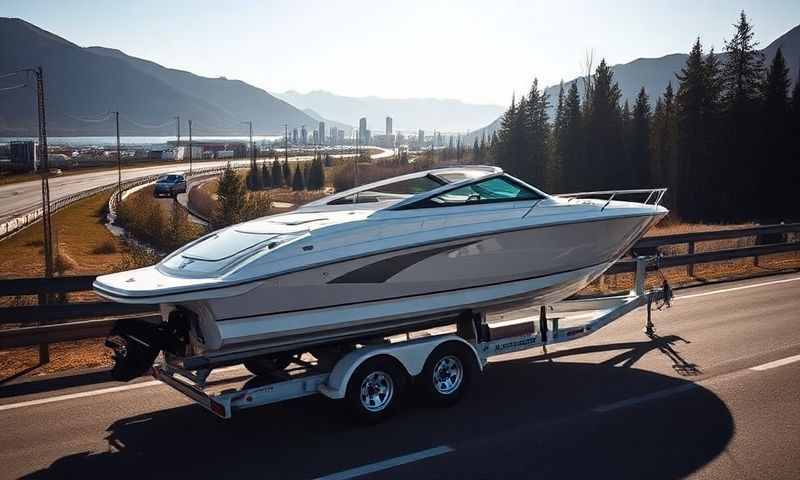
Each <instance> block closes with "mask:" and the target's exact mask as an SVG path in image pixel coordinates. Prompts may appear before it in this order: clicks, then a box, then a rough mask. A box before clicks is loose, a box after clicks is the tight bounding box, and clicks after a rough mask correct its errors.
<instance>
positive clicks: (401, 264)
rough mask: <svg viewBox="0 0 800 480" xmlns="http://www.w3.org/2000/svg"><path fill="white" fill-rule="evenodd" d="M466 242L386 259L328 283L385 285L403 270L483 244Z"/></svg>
mask: <svg viewBox="0 0 800 480" xmlns="http://www.w3.org/2000/svg"><path fill="white" fill-rule="evenodd" d="M482 241H483V239H481V240H478V241H477V242H465V243H459V244H456V245H447V246H444V247H437V248H430V249H428V250H422V251H419V252H413V253H407V254H405V255H398V256H396V257H390V258H385V259H383V260H378V261H377V262H374V263H370V264H369V265H364V266H363V267H360V268H356V269H355V270H351V271H349V272H347V273H345V274H344V275H341V276H339V277H336V278H334V279H333V280H331V281H330V282H328V283H384V282H386V281H387V280H389V279H390V278H392V277H393V276H395V275H397V274H398V273H400V272H402V271H403V270H405V269H407V268H409V267H412V266H414V265H416V264H417V263H419V262H421V261H423V260H425V259H427V258H430V257H432V256H434V255H438V254H440V253H444V252H450V251H453V250H458V249H459V248H463V247H466V246H469V245H474V244H476V243H480V242H482Z"/></svg>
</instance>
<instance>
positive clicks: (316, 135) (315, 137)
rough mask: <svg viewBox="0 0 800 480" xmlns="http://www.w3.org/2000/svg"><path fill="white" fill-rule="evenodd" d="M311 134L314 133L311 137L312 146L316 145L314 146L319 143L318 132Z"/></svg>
mask: <svg viewBox="0 0 800 480" xmlns="http://www.w3.org/2000/svg"><path fill="white" fill-rule="evenodd" d="M313 133H314V135H313V136H312V142H313V143H314V145H316V144H318V143H319V131H318V130H314V132H313Z"/></svg>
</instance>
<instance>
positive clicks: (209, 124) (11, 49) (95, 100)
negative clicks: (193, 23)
mask: <svg viewBox="0 0 800 480" xmlns="http://www.w3.org/2000/svg"><path fill="white" fill-rule="evenodd" d="M0 65H2V70H3V71H4V72H6V71H13V70H16V69H21V68H27V67H31V66H37V65H41V66H42V67H43V69H44V72H45V92H46V97H47V121H48V125H47V127H48V134H50V135H54V136H58V135H67V136H80V135H110V134H112V133H113V132H114V126H113V124H112V123H113V122H110V121H108V122H97V123H91V122H85V121H81V120H79V119H80V118H84V119H85V118H86V117H89V116H94V117H95V118H96V117H97V116H98V114H102V113H104V112H108V111H113V110H118V111H120V112H121V113H122V120H121V121H120V129H121V130H122V131H123V134H124V135H171V134H173V133H174V132H175V126H174V123H171V124H169V123H168V122H169V121H170V119H172V118H173V117H174V116H175V115H180V117H181V118H182V119H192V120H193V127H194V128H193V130H194V133H195V134H196V135H220V134H231V135H232V134H236V135H242V134H244V133H246V127H245V126H244V125H242V124H241V122H242V121H244V120H252V121H253V126H254V131H255V133H258V134H280V133H283V124H284V123H288V124H289V125H290V127H293V126H295V125H296V126H300V125H302V124H306V125H313V124H314V123H315V120H314V119H313V118H311V117H310V116H308V115H307V114H305V113H303V112H302V111H300V110H298V109H297V108H295V107H293V106H292V105H289V104H288V103H286V102H285V101H283V100H280V99H277V98H275V97H273V96H272V95H270V94H269V93H267V92H265V91H264V90H261V89H259V88H256V87H254V86H252V85H248V84H247V83H245V82H242V81H239V80H227V79H225V78H207V77H201V76H198V75H194V74H192V73H190V72H184V71H181V70H174V69H170V68H165V67H163V66H161V65H158V64H156V63H153V62H150V61H147V60H142V59H139V58H135V57H130V56H128V55H125V54H124V53H122V52H120V51H118V50H112V49H107V48H101V47H89V48H82V47H80V46H78V45H75V44H73V43H71V42H69V41H67V40H65V39H63V38H61V37H58V36H56V35H53V34H51V33H49V32H47V31H45V30H42V29H40V28H38V27H36V26H34V25H32V24H30V23H27V22H25V21H22V20H19V19H15V18H0ZM24 79H25V77H24V76H23V77H19V76H17V77H10V78H5V79H2V80H0V88H2V87H6V86H10V85H15V84H17V83H20V81H24ZM33 95H34V93H33V91H32V90H29V89H22V90H17V91H14V92H7V93H4V96H3V101H2V102H0V136H14V135H31V134H33V133H34V132H35V126H36V121H35V113H34V111H33V98H34V97H33ZM128 119H131V120H133V122H135V123H133V122H130V121H129V120H128ZM136 123H138V124H139V125H136ZM165 123H168V124H166V125H164V124H165ZM153 125H163V126H162V127H160V128H145V127H148V126H153ZM184 128H185V122H184Z"/></svg>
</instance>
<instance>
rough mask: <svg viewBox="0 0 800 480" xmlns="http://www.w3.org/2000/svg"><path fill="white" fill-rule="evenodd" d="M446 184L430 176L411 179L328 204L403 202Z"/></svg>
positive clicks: (338, 199)
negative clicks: (405, 199)
mask: <svg viewBox="0 0 800 480" xmlns="http://www.w3.org/2000/svg"><path fill="white" fill-rule="evenodd" d="M442 185H444V183H443V182H442V181H441V180H439V179H437V178H432V177H430V176H425V177H417V178H409V179H406V180H401V181H399V182H394V183H389V184H386V185H381V186H379V187H375V188H373V189H370V190H364V191H361V192H358V193H355V194H353V195H348V196H346V197H342V198H337V199H336V200H332V201H330V202H328V205H346V204H348V203H373V202H382V201H386V200H402V199H404V198H408V197H410V196H412V195H416V194H418V193H422V192H428V191H430V190H433V189H434V188H439V187H441V186H442Z"/></svg>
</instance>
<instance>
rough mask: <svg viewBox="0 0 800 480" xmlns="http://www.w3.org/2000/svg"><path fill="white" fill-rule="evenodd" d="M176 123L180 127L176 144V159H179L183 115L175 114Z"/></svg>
mask: <svg viewBox="0 0 800 480" xmlns="http://www.w3.org/2000/svg"><path fill="white" fill-rule="evenodd" d="M175 125H176V126H177V127H178V137H177V142H176V144H175V160H177V159H178V149H180V148H181V116H180V115H177V116H175Z"/></svg>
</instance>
